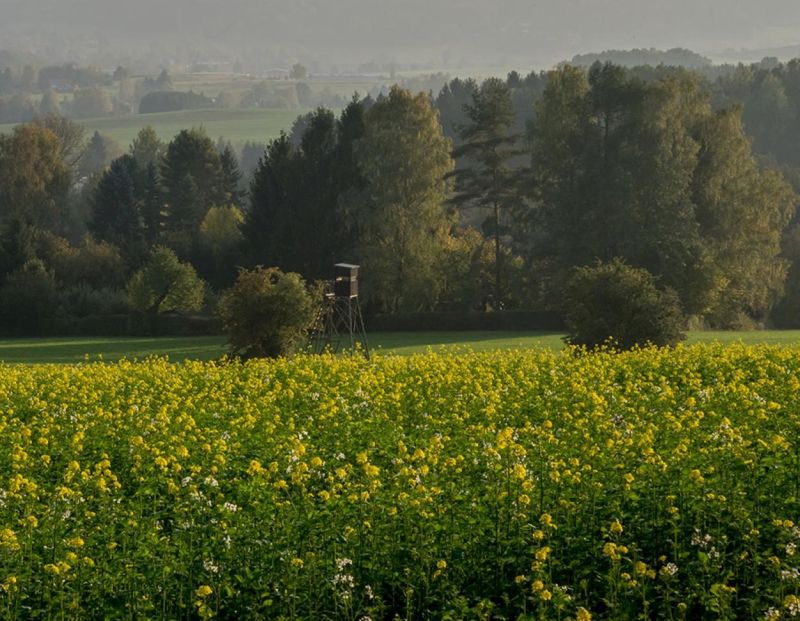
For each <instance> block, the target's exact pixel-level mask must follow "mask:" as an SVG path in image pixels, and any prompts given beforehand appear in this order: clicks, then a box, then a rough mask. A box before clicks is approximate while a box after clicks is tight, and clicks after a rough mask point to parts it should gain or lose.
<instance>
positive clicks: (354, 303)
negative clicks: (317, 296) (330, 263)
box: [311, 263, 369, 360]
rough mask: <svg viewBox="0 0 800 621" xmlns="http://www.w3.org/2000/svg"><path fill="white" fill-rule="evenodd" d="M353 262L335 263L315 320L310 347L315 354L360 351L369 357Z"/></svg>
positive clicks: (356, 275)
mask: <svg viewBox="0 0 800 621" xmlns="http://www.w3.org/2000/svg"><path fill="white" fill-rule="evenodd" d="M359 268H360V266H358V265H352V264H350V263H337V264H336V265H334V278H333V281H331V282H328V283H326V288H325V297H324V300H323V303H322V307H321V308H320V311H319V313H318V315H317V319H316V321H315V323H314V329H313V331H312V334H311V347H312V349H313V351H314V353H317V354H321V353H323V352H325V351H331V352H333V353H338V352H339V351H340V350H342V349H349V350H350V351H351V353H353V352H356V351H360V352H361V353H362V354H364V357H365V358H366V359H367V360H369V345H368V343H367V331H366V328H365V327H364V317H363V316H362V314H361V304H360V303H359V301H358V271H359Z"/></svg>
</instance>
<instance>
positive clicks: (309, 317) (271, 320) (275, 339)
mask: <svg viewBox="0 0 800 621" xmlns="http://www.w3.org/2000/svg"><path fill="white" fill-rule="evenodd" d="M316 311H317V304H316V302H315V300H314V296H312V295H311V293H309V291H308V289H307V288H306V286H305V283H304V282H303V279H302V278H301V277H300V276H299V275H298V274H294V273H288V274H284V273H283V272H281V271H280V270H279V269H277V268H274V267H268V268H265V267H261V266H259V267H256V268H255V269H252V270H241V271H240V272H239V276H238V277H237V279H236V282H235V283H234V285H233V287H232V288H231V289H229V290H228V291H226V292H225V293H224V294H223V296H222V299H221V300H220V303H219V315H220V317H221V318H222V323H223V326H224V328H225V332H226V333H227V334H228V338H229V341H230V349H231V354H233V355H235V356H242V357H246V358H255V357H275V356H283V355H288V354H291V353H293V352H295V351H297V349H298V348H299V347H300V345H301V344H302V343H303V342H304V341H305V338H306V334H307V332H308V330H309V328H310V327H311V325H312V324H313V322H314V319H315V317H316Z"/></svg>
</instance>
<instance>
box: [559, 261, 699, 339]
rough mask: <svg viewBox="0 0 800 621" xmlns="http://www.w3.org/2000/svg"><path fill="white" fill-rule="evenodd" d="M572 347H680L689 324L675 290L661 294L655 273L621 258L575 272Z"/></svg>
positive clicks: (570, 293)
mask: <svg viewBox="0 0 800 621" xmlns="http://www.w3.org/2000/svg"><path fill="white" fill-rule="evenodd" d="M564 302H565V315H566V323H567V336H566V338H565V340H566V341H567V342H568V343H569V344H571V345H582V346H585V347H587V348H589V349H593V348H596V347H598V346H600V345H604V344H609V345H611V346H613V347H615V348H619V349H631V348H632V347H635V346H636V345H647V344H652V345H675V344H677V343H678V342H680V341H682V340H684V339H685V338H686V335H685V334H684V333H683V329H684V325H685V319H684V317H683V313H682V312H681V305H680V300H679V298H678V295H677V293H675V291H674V290H672V289H665V290H659V289H658V287H657V286H656V283H655V279H654V278H653V276H652V274H650V272H648V271H647V270H645V269H640V268H636V267H631V266H630V265H628V264H626V263H625V262H624V261H622V260H621V259H613V260H612V261H610V262H608V263H602V262H598V263H597V264H596V265H593V266H587V267H579V268H576V269H575V271H574V273H573V275H572V277H571V278H570V279H569V281H568V282H567V286H566V291H565V295H564Z"/></svg>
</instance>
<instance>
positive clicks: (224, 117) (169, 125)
mask: <svg viewBox="0 0 800 621" xmlns="http://www.w3.org/2000/svg"><path fill="white" fill-rule="evenodd" d="M304 112H306V111H305V110H273V109H256V110H253V109H243V110H238V109H230V110H229V109H212V110H180V111H178V112H159V113H155V114H128V115H125V116H108V117H102V118H96V119H83V120H80V121H79V122H80V123H82V124H83V125H85V126H86V129H87V131H88V132H94V131H95V130H97V131H99V132H101V133H103V134H108V135H109V136H111V137H112V138H113V139H114V140H116V141H117V142H118V143H119V144H120V145H121V146H123V147H127V146H128V145H129V144H130V143H131V142H132V141H133V139H134V138H135V137H136V134H137V133H139V130H140V129H142V128H143V127H146V126H147V125H151V126H152V127H153V129H155V130H156V133H157V134H158V136H159V137H160V138H161V139H162V140H171V139H172V137H173V136H175V134H177V133H178V132H180V131H181V130H182V129H188V128H191V127H203V128H204V129H205V130H206V133H207V134H208V135H209V136H210V137H211V138H212V139H214V140H216V139H217V138H219V137H220V136H223V137H224V138H225V139H226V140H230V141H231V142H232V143H234V144H237V145H241V144H242V143H244V142H246V141H248V140H249V141H251V142H267V141H268V140H271V139H273V138H276V137H277V136H278V135H279V134H280V132H281V130H286V131H288V130H289V129H290V128H291V126H292V123H294V121H295V119H296V118H297V117H298V116H299V115H300V114H303V113H304ZM13 127H14V126H13V125H0V134H2V133H5V132H8V131H11V129H12V128H13Z"/></svg>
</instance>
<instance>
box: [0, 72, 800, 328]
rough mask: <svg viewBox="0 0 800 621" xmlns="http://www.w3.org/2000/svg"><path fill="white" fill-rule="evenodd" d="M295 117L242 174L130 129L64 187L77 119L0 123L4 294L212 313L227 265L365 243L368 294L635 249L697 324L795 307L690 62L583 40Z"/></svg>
mask: <svg viewBox="0 0 800 621" xmlns="http://www.w3.org/2000/svg"><path fill="white" fill-rule="evenodd" d="M532 100H533V101H535V103H530V105H526V104H525V103H524V102H525V101H528V102H531V101H532ZM295 130H296V131H295V132H293V135H288V134H284V135H281V136H280V137H279V138H277V139H275V140H274V141H272V142H271V143H269V145H268V146H267V148H266V150H265V151H264V152H263V154H262V156H261V157H260V159H259V161H258V164H257V166H256V168H255V170H254V172H253V174H252V178H251V179H250V182H249V184H247V187H248V190H249V191H247V192H243V191H242V185H243V184H242V180H241V177H242V172H241V171H240V168H239V165H238V162H237V158H236V155H235V154H234V153H233V151H232V149H231V148H230V146H229V145H225V144H219V145H218V144H215V143H214V142H213V141H212V140H211V139H210V138H209V137H208V136H207V135H205V133H204V132H203V131H202V130H201V129H191V130H184V131H182V132H180V133H179V134H178V135H177V136H175V137H174V138H173V139H172V140H171V141H170V142H169V143H167V144H165V143H162V142H161V141H160V140H159V139H158V137H157V136H156V135H155V132H153V131H152V130H151V129H145V130H143V131H142V132H140V134H139V136H138V137H137V139H136V140H135V141H134V142H133V144H132V145H131V146H130V149H129V150H128V152H127V153H125V154H123V155H121V156H119V157H117V158H115V159H113V161H111V162H110V164H109V165H108V166H107V167H106V168H104V169H102V171H101V172H99V173H97V174H95V175H93V176H92V177H91V178H90V179H89V180H88V181H85V182H84V183H83V186H82V187H77V186H76V184H75V183H74V180H75V179H76V169H77V167H78V166H80V159H81V154H82V151H81V149H83V146H82V144H83V143H81V141H80V139H79V138H78V137H77V136H76V135H75V134H76V132H75V131H74V126H72V125H70V123H69V122H68V121H64V120H63V119H58V118H57V117H48V118H45V119H42V120H37V121H35V122H33V123H30V124H26V125H21V126H19V127H17V128H16V129H15V130H14V132H13V133H12V134H10V135H8V136H3V137H2V138H0V272H1V273H2V274H3V282H4V283H5V284H4V285H3V287H2V289H0V311H2V312H4V313H5V317H6V319H7V321H8V322H11V323H13V322H14V321H20V319H19V317H17V318H16V319H14V317H16V315H15V313H16V314H17V315H19V316H20V317H23V318H24V321H25V322H28V323H31V322H33V323H36V322H37V321H38V323H36V326H38V327H41V323H42V322H43V321H44V320H45V319H42V318H39V319H37V318H38V317H39V315H37V314H36V313H32V312H28V313H24V312H22V311H21V309H20V308H19V300H20V299H21V298H20V296H19V295H17V294H16V293H15V292H17V291H18V290H19V289H20V288H26V290H27V291H39V292H40V293H41V296H40V297H42V299H46V300H47V302H46V304H45V303H42V304H39V305H37V306H36V308H41V313H42V317H45V318H46V316H47V314H48V313H50V314H51V315H52V313H54V312H61V313H63V314H66V315H70V314H78V313H84V314H102V313H107V312H119V310H120V309H123V308H128V309H130V308H131V307H133V308H136V309H138V310H142V311H150V312H159V311H164V310H179V311H197V310H199V309H201V308H204V309H205V310H206V312H212V311H213V309H214V308H215V306H216V300H217V298H218V296H219V294H220V293H221V292H223V291H225V290H226V289H228V288H229V287H230V286H231V285H232V284H233V282H234V280H235V278H236V275H237V272H238V269H239V268H242V267H254V266H257V265H264V266H269V267H277V268H280V269H281V270H283V271H284V272H297V273H300V274H302V275H303V277H305V278H306V279H308V280H316V279H324V278H328V277H329V276H330V272H331V267H332V264H333V263H334V262H337V261H347V262H353V263H360V264H362V265H363V266H364V269H363V278H364V281H363V285H362V286H363V292H364V296H365V297H364V303H365V305H366V307H367V309H368V311H370V312H378V313H394V312H401V311H426V310H436V309H465V310H466V309H471V310H478V309H482V310H487V309H501V308H536V309H551V310H557V311H558V310H562V309H563V308H564V306H565V304H567V301H566V300H568V299H572V297H574V288H573V289H570V288H569V287H568V283H569V282H570V279H571V278H572V275H573V274H574V270H575V269H576V268H578V267H581V266H584V267H585V266H591V265H593V264H595V263H596V262H598V261H600V262H604V263H611V262H614V261H623V262H625V263H626V264H629V265H631V266H634V267H636V268H639V269H641V270H644V271H646V272H647V273H648V274H649V275H650V276H651V277H652V279H653V282H654V283H655V284H656V286H657V287H659V288H660V289H661V290H664V291H670V292H674V294H675V295H674V298H675V299H676V300H677V302H678V303H679V305H680V308H681V310H682V312H683V313H684V314H685V315H688V316H692V317H694V318H695V319H696V321H697V322H699V323H704V324H705V325H709V326H716V327H740V326H749V325H755V324H760V323H764V322H768V321H770V320H771V318H774V317H776V316H780V317H782V318H783V320H784V322H788V321H791V320H792V318H793V317H794V316H795V314H796V313H795V310H800V309H797V307H798V306H799V305H800V294H799V293H800V283H797V282H796V281H798V280H800V270H798V269H797V268H796V267H795V259H794V255H793V254H792V252H793V250H792V249H793V248H798V247H800V243H797V242H796V241H793V240H796V239H798V234H797V232H796V231H797V228H796V225H795V224H794V222H795V221H794V217H795V207H796V195H795V194H794V192H793V190H792V187H791V185H790V184H789V183H788V182H787V181H786V178H785V177H784V175H783V174H782V172H781V171H780V170H777V169H776V167H772V168H770V167H768V166H766V165H765V162H766V160H765V158H763V157H756V155H754V153H753V150H752V149H751V142H750V138H749V137H748V135H747V133H746V131H745V125H744V121H743V111H742V108H741V107H739V106H727V105H720V104H719V102H718V101H717V100H716V98H715V96H714V94H713V93H712V92H710V91H709V90H708V88H707V84H706V83H704V81H703V80H702V78H701V77H699V76H697V75H696V74H692V73H690V72H665V73H664V75H661V76H658V77H657V78H653V77H652V76H649V77H641V76H638V75H636V73H635V72H632V71H630V70H626V69H623V68H621V67H618V66H615V65H612V64H599V63H597V64H595V65H593V66H592V67H591V68H590V69H589V70H585V69H582V68H579V67H575V66H571V65H564V66H560V67H558V68H556V69H554V70H552V71H550V72H547V73H545V74H539V73H534V74H531V75H530V76H526V77H522V76H519V75H516V74H512V75H510V76H508V78H507V79H498V78H492V79H488V80H485V81H483V82H482V83H477V82H475V81H471V80H454V81H451V82H450V83H449V84H448V85H447V86H446V87H445V88H444V89H443V90H442V91H441V92H440V94H439V96H438V97H437V98H435V99H434V98H433V97H432V96H431V95H430V94H425V93H417V94H414V93H412V92H411V91H409V90H406V89H403V88H401V87H394V88H392V89H391V91H390V92H389V93H387V94H385V95H380V96H378V97H376V98H372V97H368V98H366V99H359V98H354V99H353V100H352V101H351V102H350V103H349V105H347V106H346V107H345V108H344V109H343V110H342V111H341V112H340V113H339V114H338V115H337V114H336V113H334V112H333V111H331V110H328V109H325V108H319V109H317V110H316V111H314V112H313V113H311V114H309V115H306V116H305V117H304V118H303V121H302V123H300V124H298V125H297V126H296V128H295ZM77 194H80V195H81V196H83V197H85V201H84V202H83V203H81V202H80V201H77V202H78V203H80V204H82V205H83V207H82V208H80V209H76V208H75V204H76V198H75V197H76V195H77ZM81 222H82V223H83V225H84V226H83V228H81V226H79V225H80V224H81ZM143 270H146V273H145V272H143ZM170 275H173V276H170ZM26 283H27V284H26ZM148 283H151V284H148ZM152 283H159V284H158V285H156V284H152ZM164 283H166V285H165V284H164ZM179 283H180V284H179ZM202 283H206V285H203V284H202ZM34 285H35V286H34ZM170 286H174V287H175V291H173V292H170V291H169V290H168V289H169V287H170ZM164 287H166V289H165V288H164ZM198 287H201V288H203V294H202V295H198ZM159 288H160V290H159V291H156V290H157V289H159ZM181 291H184V293H185V295H184V294H180V293H181ZM59 296H60V297H59ZM29 297H30V296H29ZM34 297H35V296H34ZM26 300H27V301H26V303H30V300H28V299H27V298H26ZM167 302H168V303H167ZM15 305H16V306H15ZM3 309H5V310H3ZM59 309H60V310H59ZM51 318H52V317H51ZM8 325H10V324H8ZM19 329H20V330H21V329H23V328H22V327H20V328H19ZM27 329H29V330H30V329H31V325H28V326H27Z"/></svg>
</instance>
